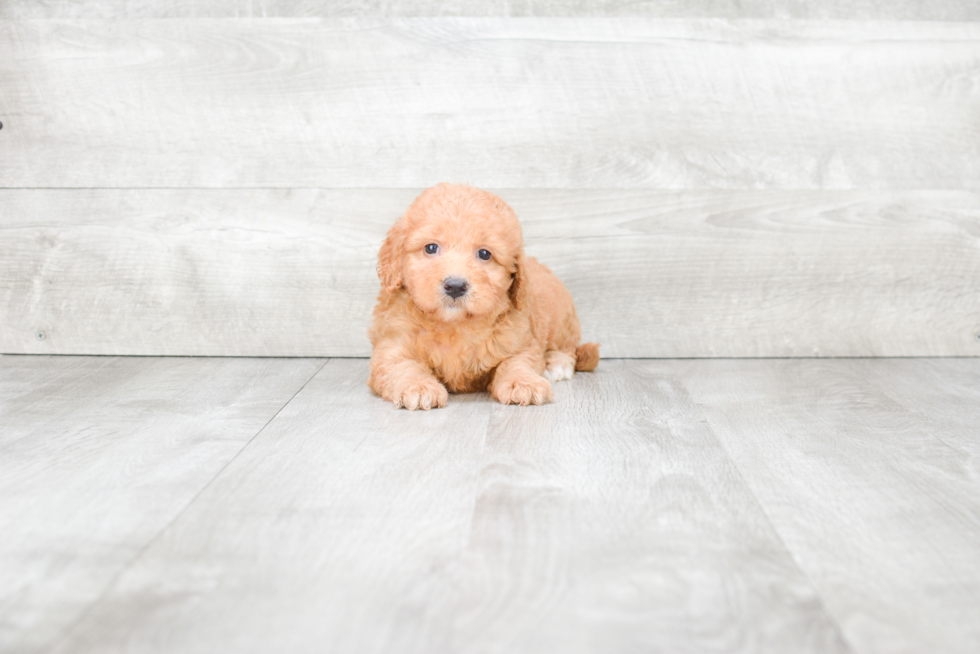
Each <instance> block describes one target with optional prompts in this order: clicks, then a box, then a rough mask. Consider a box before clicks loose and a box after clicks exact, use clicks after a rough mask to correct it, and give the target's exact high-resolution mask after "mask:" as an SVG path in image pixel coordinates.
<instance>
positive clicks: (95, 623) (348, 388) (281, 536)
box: [52, 360, 490, 654]
mask: <svg viewBox="0 0 980 654" xmlns="http://www.w3.org/2000/svg"><path fill="white" fill-rule="evenodd" d="M367 373H368V368H367V361H365V360H331V361H329V362H328V363H327V365H326V366H325V367H324V368H323V369H322V370H321V371H320V374H318V375H317V376H316V377H315V378H314V379H313V380H312V381H310V383H309V384H307V386H306V387H305V388H304V389H303V391H302V392H301V393H299V394H298V395H297V396H296V397H295V398H294V399H293V401H291V402H290V404H289V405H288V406H287V407H286V408H285V409H284V410H283V411H282V412H281V413H280V414H279V415H278V416H277V419H276V420H274V421H273V422H272V423H271V424H270V425H269V426H268V428H266V429H265V430H264V431H263V433H262V435H261V437H260V438H257V439H256V440H255V441H254V442H253V443H251V444H250V446H249V448H247V449H246V450H245V451H244V452H243V453H242V454H241V455H240V456H239V457H238V458H237V459H236V462H235V463H233V464H232V465H230V466H229V467H228V469H227V470H226V473H227V474H223V475H221V476H220V477H219V478H218V479H216V480H215V482H214V483H212V484H211V486H210V487H209V488H208V489H207V490H206V491H205V492H204V493H202V494H201V496H200V497H199V498H198V501H197V502H195V506H194V507H193V508H192V509H190V510H188V511H185V512H184V513H183V514H182V516H181V518H180V519H179V520H178V521H176V522H175V523H174V524H173V525H172V527H171V528H170V529H169V530H168V531H167V532H166V533H165V534H163V536H162V537H161V538H160V539H158V541H157V544H156V545H155V546H153V547H151V548H149V549H147V551H146V552H145V553H144V554H143V556H142V557H141V559H140V561H139V562H138V563H137V564H135V565H134V566H132V567H131V568H130V570H129V572H128V573H127V574H126V575H124V576H122V577H120V578H119V579H118V580H117V583H116V584H115V587H114V588H113V590H112V591H110V592H109V593H107V594H106V595H105V596H104V597H103V598H102V600H101V601H100V602H99V605H98V606H96V607H95V608H94V609H93V610H92V611H90V612H89V614H88V615H87V616H86V619H85V620H84V621H83V622H81V623H79V624H78V625H77V628H76V629H75V630H74V631H73V632H72V633H71V634H70V635H69V637H68V638H66V639H64V640H63V641H62V642H61V643H59V646H58V647H57V648H55V649H53V650H52V652H78V653H81V652H104V651H120V650H126V651H134V652H155V651H161V652H177V651H179V652H188V653H193V652H213V651H214V650H215V648H217V649H221V650H226V651H235V652H280V651H281V652H358V653H364V654H367V653H369V652H379V653H387V652H419V653H420V654H423V653H425V654H429V653H435V652H443V651H448V650H447V649H446V646H445V644H446V642H447V639H448V638H449V635H450V633H451V629H452V625H451V619H450V618H451V616H452V614H453V612H454V611H455V596H456V594H457V589H456V588H455V587H454V586H453V584H452V583H451V579H449V578H448V577H447V574H446V573H447V571H448V570H449V569H450V568H451V566H452V564H453V562H454V561H455V560H456V559H457V558H458V557H459V553H460V551H461V550H462V549H463V548H464V547H465V546H466V542H467V535H468V526H469V524H470V519H471V516H472V513H473V501H474V493H475V487H476V478H477V475H476V474H475V473H476V470H477V466H478V463H479V458H480V452H481V449H482V447H483V442H484V439H485V437H486V432H487V422H488V418H489V415H488V411H487V406H488V404H487V403H488V402H489V401H490V400H489V398H488V396H486V395H483V394H481V395H471V396H464V397H461V398H454V400H455V401H454V402H453V403H452V405H451V407H450V408H448V409H444V410H438V411H432V412H428V413H425V412H418V413H410V412H408V411H404V410H402V411H399V410H396V409H394V408H393V407H392V406H391V405H390V404H388V403H386V402H384V401H382V400H380V399H378V398H376V397H374V396H372V395H371V393H370V391H369V390H368V388H367V385H366V383H365V382H366V380H367ZM161 573H162V574H163V576H160V575H161Z"/></svg>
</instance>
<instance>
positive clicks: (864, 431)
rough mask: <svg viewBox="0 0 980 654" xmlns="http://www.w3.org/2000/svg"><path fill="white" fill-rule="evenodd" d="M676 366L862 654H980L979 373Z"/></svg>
mask: <svg viewBox="0 0 980 654" xmlns="http://www.w3.org/2000/svg"><path fill="white" fill-rule="evenodd" d="M674 367H675V368H676V369H677V370H678V372H679V374H680V375H681V377H682V378H683V379H684V380H685V381H686V383H687V384H688V385H689V386H690V388H691V389H692V395H693V397H694V398H695V400H696V401H697V402H698V403H699V404H700V405H701V406H702V409H703V410H704V413H705V415H706V416H707V418H708V422H709V424H710V425H711V427H712V429H714V431H715V432H716V433H717V434H718V437H719V438H720V439H721V440H722V442H723V443H724V444H725V446H726V448H728V451H729V452H730V453H731V455H732V458H733V460H734V461H735V463H736V465H737V466H738V468H739V470H740V471H741V473H742V475H743V477H744V478H745V479H746V481H747V482H748V484H749V486H750V487H751V488H752V490H753V491H754V492H755V494H756V496H757V497H758V498H759V501H760V502H761V503H762V505H763V506H764V507H765V510H766V512H767V513H768V515H769V517H770V519H771V520H772V523H773V525H774V527H775V529H776V530H777V531H778V532H779V533H780V535H781V536H782V538H783V539H784V541H785V542H786V544H787V546H788V547H789V548H790V550H791V551H792V552H793V554H794V557H795V559H796V561H797V562H798V564H799V565H800V567H801V568H802V569H803V571H804V572H805V573H806V574H807V575H808V576H809V578H810V579H811V580H812V581H813V583H814V585H815V586H816V587H817V589H818V590H819V592H820V595H821V597H822V598H823V599H824V602H825V604H826V606H827V609H828V611H830V613H831V614H832V615H833V616H834V618H835V619H836V620H837V621H838V622H839V623H840V625H841V628H842V631H843V634H844V636H845V638H846V639H847V640H848V641H849V642H850V643H852V644H854V646H855V650H856V651H858V652H963V653H964V654H965V653H968V652H976V651H977V649H978V647H980V622H978V621H977V620H976V616H977V615H978V611H980V499H978V498H980V474H978V469H977V463H976V457H977V454H978V445H977V435H978V429H980V402H978V401H977V400H978V393H977V386H976V383H977V381H978V380H980V361H977V360H950V361H943V360H931V361H916V360H906V361H899V360H892V361H877V360H830V361H819V360H801V361H754V362H753V361H748V362H747V361H702V362H684V363H678V364H675V365H674ZM919 389H921V390H922V392H921V393H920V392H918V391H919ZM951 444H952V446H951Z"/></svg>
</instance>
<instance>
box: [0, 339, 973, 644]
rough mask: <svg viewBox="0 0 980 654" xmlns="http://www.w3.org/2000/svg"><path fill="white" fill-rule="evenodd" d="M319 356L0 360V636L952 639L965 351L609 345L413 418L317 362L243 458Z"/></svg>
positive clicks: (961, 544) (308, 640) (968, 453)
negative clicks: (701, 350) (561, 374)
mask: <svg viewBox="0 0 980 654" xmlns="http://www.w3.org/2000/svg"><path fill="white" fill-rule="evenodd" d="M52 361H53V362H55V365H52V364H51V363H50V362H52ZM260 364H261V365H260ZM256 365H260V368H258V369H257V368H256V367H255V366H256ZM318 365H320V362H316V361H275V360H271V361H261V362H256V361H242V360H221V359H211V360H208V359H182V360H173V361H168V360H161V359H105V358H55V359H51V358H44V357H9V356H8V357H0V372H2V373H3V374H2V375H0V418H2V420H3V423H2V424H3V426H4V430H3V434H2V436H0V444H2V447H3V449H2V452H0V454H2V456H0V498H2V500H0V512H2V514H0V520H2V523H3V524H4V526H5V533H4V539H3V540H2V541H0V581H2V583H0V589H3V591H6V589H7V588H14V589H15V592H7V593H6V594H5V595H2V597H3V600H2V601H3V604H2V605H0V608H2V612H0V616H2V620H0V629H2V631H0V633H2V635H3V640H2V641H0V648H2V649H3V650H4V651H5V652H6V651H12V652H18V654H20V653H21V652H40V651H55V652H64V653H67V652H72V653H75V652H82V653H84V652H163V651H167V652H171V651H180V652H212V651H236V652H247V651H256V652H259V651H261V652H268V651H290V652H303V651H310V652H314V651H315V652H321V651H357V652H395V653H397V652H425V653H427V654H437V653H439V652H452V653H453V654H456V653H458V652H487V653H489V652H507V653H508V654H510V653H512V652H513V653H517V652H541V653H546V652H547V653H549V654H550V652H553V651H561V652H563V653H564V652H568V653H569V654H574V653H576V652H610V651H614V652H633V651H635V652H649V651H664V652H706V651H719V652H733V651H752V652H758V651H773V652H794V651H820V652H825V651H850V652H854V653H855V654H877V653H879V652H880V653H882V654H886V653H887V654H891V653H893V652H932V651H941V652H954V653H955V652H974V651H976V649H977V646H978V644H980V630H978V629H977V627H976V624H975V621H973V620H972V617H973V616H974V615H976V613H977V611H980V554H978V553H980V501H978V500H977V499H976V498H978V497H980V470H978V464H977V461H978V460H980V451H978V449H980V445H978V440H977V438H976V433H977V429H978V427H977V425H980V415H978V414H980V409H978V406H980V360H978V359H946V360H940V359H928V360H926V359H920V360H916V359H902V360H899V359H891V360H874V359H863V360H848V359H827V360H797V361H792V360H728V361H677V360H662V361H616V360H607V361H604V362H603V363H602V364H601V365H600V367H599V369H598V371H597V372H595V373H592V374H582V375H578V376H577V377H576V378H575V379H574V380H573V381H572V382H569V383H562V384H559V385H558V387H557V389H556V402H555V403H554V404H553V405H550V406H545V407H537V408H535V407H532V408H519V407H502V406H500V405H498V404H496V403H494V402H492V401H491V400H490V399H489V398H488V396H487V395H486V394H475V395H467V396H453V397H451V399H450V405H449V407H447V408H446V409H443V410H438V411H433V412H429V413H410V412H407V411H403V410H395V409H394V408H392V407H391V406H390V405H388V404H386V403H384V402H383V401H381V400H379V399H378V398H376V397H373V396H372V395H371V394H370V392H369V391H368V390H367V388H366V386H365V378H366V376H367V362H366V361H364V360H331V361H329V362H328V363H327V364H326V365H325V366H324V367H323V368H322V369H321V370H320V371H319V373H317V374H316V376H315V377H314V378H313V379H312V380H310V381H309V382H308V383H306V385H305V387H303V389H302V390H301V391H300V392H299V393H298V394H296V395H295V397H293V398H292V400H290V401H289V402H288V404H287V405H286V407H285V408H283V409H282V410H281V411H280V412H279V413H278V415H276V417H275V418H274V419H273V420H272V421H271V422H270V423H269V424H268V425H267V426H266V427H265V428H264V429H262V431H261V432H260V433H258V435H257V436H256V437H255V438H254V440H251V442H249V443H248V445H247V446H246V447H245V448H244V449H242V446H243V444H244V441H243V440H242V439H241V438H239V437H238V436H237V435H238V434H239V433H241V432H243V431H248V429H246V426H247V427H248V428H249V429H251V430H252V433H255V431H256V428H255V425H253V424H252V422H253V421H254V422H256V423H261V421H262V419H263V418H262V417H261V416H259V414H260V413H262V412H263V411H265V412H266V413H269V412H271V413H275V408H276V405H277V404H278V405H281V404H282V403H283V402H285V401H287V400H289V397H286V398H285V399H278V400H276V401H275V402H274V401H272V399H271V398H263V394H264V393H265V392H267V391H268V389H269V387H270V385H271V386H275V387H280V386H281V387H285V386H286V385H288V384H287V383H285V381H284V380H287V379H293V377H296V376H298V377H300V379H295V380H294V381H292V382H289V383H291V384H293V386H294V387H295V388H298V387H299V386H302V385H303V379H302V375H299V374H298V368H297V366H298V367H299V368H301V369H302V370H304V371H305V374H306V375H307V377H308V376H309V375H310V374H312V372H313V371H314V370H315V369H316V366H318ZM261 366H266V368H264V369H263V368H261ZM261 370H265V373H266V374H265V375H260V376H259V377H256V374H255V373H256V372H257V371H261ZM291 374H292V375H293V377H291V376H290V375H291ZM188 380H191V381H190V382H189V381H188ZM235 380H237V381H235ZM68 397H74V400H72V401H70V402H68V401H67V400H66V398H68ZM66 402H67V404H68V405H70V406H68V407H67V408H66ZM11 416H14V417H15V419H14V420H12V419H11ZM249 416H251V417H249ZM265 419H266V420H267V419H268V418H265ZM9 425H13V426H14V428H13V429H11V428H8V426H9ZM112 425H115V427H112ZM258 428H259V429H261V424H259V426H258ZM62 432H63V433H64V434H65V435H63V436H62V437H61V439H60V440H59V439H58V438H54V437H52V434H55V435H57V434H59V433H62ZM236 452H237V453H238V454H237V456H236V455H235V453H236ZM219 454H220V455H221V457H223V459H222V461H223V463H221V464H220V465H219V464H218V463H217V461H218V459H219V458H221V457H219V456H218V455H219ZM231 457H234V458H233V460H231V462H230V463H228V464H227V466H226V467H224V469H223V470H221V472H220V474H218V476H217V477H216V478H214V479H213V481H211V483H210V484H207V482H206V481H205V482H204V484H207V485H206V487H204V488H203V490H201V487H202V486H203V485H204V484H199V485H198V486H197V490H194V491H190V490H187V488H189V487H190V486H191V485H192V484H191V481H192V480H193V479H198V480H201V479H205V478H208V477H214V474H215V472H217V470H218V469H220V468H221V466H222V465H224V463H227V462H228V460H229V458H231ZM28 473H30V474H28ZM205 473H206V474H205ZM177 478H183V480H184V483H183V485H182V483H178V482H177V481H175V480H176V479H177ZM10 498H13V499H12V500H11V499H10ZM191 498H193V501H191ZM188 502H190V504H189V505H188ZM168 507H169V508H168ZM174 507H178V508H176V509H174ZM185 507H186V508H185ZM168 511H169V513H168ZM151 514H154V515H157V516H162V515H164V514H166V515H169V516H170V517H169V518H167V519H164V520H162V521H160V520H158V521H156V522H153V520H152V519H151ZM151 522H153V524H152V525H151V524H150V523H151ZM164 527H165V529H164ZM161 529H163V531H162V532H161ZM97 581H98V583H96V582H97ZM93 600H95V602H94V603H93ZM53 640H57V643H56V645H55V646H54V647H49V646H50V645H51V643H52V641H53Z"/></svg>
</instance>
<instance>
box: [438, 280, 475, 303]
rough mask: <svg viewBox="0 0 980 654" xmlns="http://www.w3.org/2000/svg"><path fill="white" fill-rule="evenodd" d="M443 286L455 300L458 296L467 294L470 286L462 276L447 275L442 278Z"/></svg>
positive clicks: (447, 293)
mask: <svg viewBox="0 0 980 654" xmlns="http://www.w3.org/2000/svg"><path fill="white" fill-rule="evenodd" d="M442 287H443V288H444V289H445V290H446V295H448V296H449V297H451V298H452V299H454V300H455V299H456V298H458V297H461V296H463V295H466V291H467V290H468V289H469V287H470V286H469V284H467V283H466V280H465V279H462V278H461V277H446V278H445V279H444V280H442Z"/></svg>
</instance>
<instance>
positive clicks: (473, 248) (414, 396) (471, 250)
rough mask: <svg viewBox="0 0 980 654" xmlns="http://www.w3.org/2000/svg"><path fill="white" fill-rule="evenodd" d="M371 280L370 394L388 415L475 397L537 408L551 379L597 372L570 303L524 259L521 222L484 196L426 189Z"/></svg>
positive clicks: (547, 275) (550, 276)
mask: <svg viewBox="0 0 980 654" xmlns="http://www.w3.org/2000/svg"><path fill="white" fill-rule="evenodd" d="M378 277H380V278H381V294H380V295H379V296H378V304H377V306H376V307H375V309H374V322H373V325H372V327H371V329H370V332H369V336H370V338H371V343H372V345H373V346H374V350H373V353H372V355H371V376H370V378H369V380H368V385H369V386H370V387H371V390H373V391H374V392H375V393H376V394H378V395H380V396H381V397H383V398H384V399H386V400H388V401H389V402H393V403H394V404H395V406H396V407H405V408H406V409H411V410H415V409H426V410H428V409H431V408H434V407H443V406H446V402H447V401H448V399H449V394H448V393H449V392H452V393H467V392H472V391H481V390H489V391H490V394H491V395H492V396H493V397H494V399H496V400H497V401H499V402H502V403H503V404H521V405H524V406H526V405H528V404H543V403H545V402H550V401H551V399H552V390H551V381H561V380H564V379H571V377H572V375H573V374H574V371H575V370H583V371H586V370H593V369H594V368H595V367H596V366H597V365H598V363H599V345H598V344H596V343H586V344H584V345H579V341H580V339H581V327H580V326H579V321H578V316H577V315H576V314H575V305H574V304H573V303H572V297H571V295H569V293H568V291H567V290H566V289H565V287H564V285H562V283H561V281H559V280H558V278H557V277H555V275H554V273H552V272H551V271H550V270H548V269H547V268H546V267H544V266H543V265H541V264H540V263H538V261H537V260H536V259H534V258H532V257H526V256H524V246H523V240H522V237H521V225H520V223H519V222H518V221H517V216H516V215H515V214H514V211H513V209H511V208H510V207H509V206H508V205H507V204H506V203H505V202H504V201H503V200H501V199H500V198H499V197H497V196H496V195H494V194H492V193H489V192H487V191H482V190H480V189H476V188H472V187H470V186H465V185H459V184H439V185H438V186H434V187H432V188H430V189H427V190H425V191H424V192H423V193H422V194H421V195H420V196H419V197H418V198H416V199H415V201H414V202H413V203H412V205H411V206H410V207H409V208H408V211H407V212H406V213H405V215H404V216H402V217H401V218H400V219H399V220H398V222H396V223H395V225H394V226H393V227H392V228H391V230H390V231H389V232H388V236H387V238H386V239H385V242H384V244H383V245H382V246H381V251H380V252H379V253H378ZM447 391H448V392H447Z"/></svg>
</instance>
